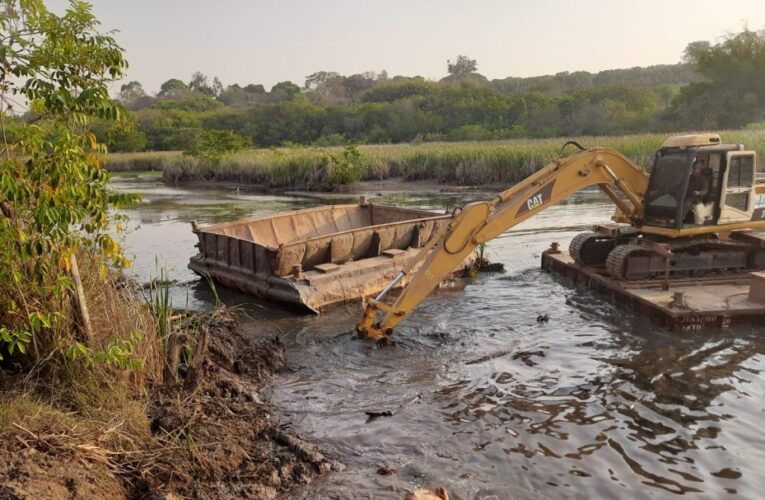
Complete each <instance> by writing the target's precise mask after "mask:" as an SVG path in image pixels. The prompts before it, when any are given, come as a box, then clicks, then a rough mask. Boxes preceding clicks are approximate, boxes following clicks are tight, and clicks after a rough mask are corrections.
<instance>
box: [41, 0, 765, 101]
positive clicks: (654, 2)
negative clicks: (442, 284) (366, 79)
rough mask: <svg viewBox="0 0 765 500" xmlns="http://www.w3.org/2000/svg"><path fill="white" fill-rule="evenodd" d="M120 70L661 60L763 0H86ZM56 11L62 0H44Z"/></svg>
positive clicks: (546, 66)
mask: <svg viewBox="0 0 765 500" xmlns="http://www.w3.org/2000/svg"><path fill="white" fill-rule="evenodd" d="M90 3H91V4H92V5H93V10H94V13H95V15H96V17H97V18H98V19H99V20H100V21H101V23H102V27H103V29H104V30H117V33H116V34H115V36H116V38H117V41H118V42H119V44H120V45H121V46H122V47H123V48H124V49H125V51H126V57H127V59H128V61H129V63H130V68H129V70H128V74H127V77H126V79H125V81H130V80H138V81H139V82H141V84H142V85H143V87H144V89H145V90H146V91H147V92H149V93H155V92H156V91H157V90H158V89H159V86H160V85H161V84H162V82H164V81H166V80H168V79H170V78H179V79H181V80H183V81H186V82H188V81H189V80H190V77H191V74H192V73H193V72H195V71H201V72H203V73H205V74H206V75H208V76H209V77H210V80H212V77H214V76H217V77H219V78H220V79H221V81H222V82H223V84H224V85H230V84H233V83H239V84H240V85H246V84H248V83H262V84H263V85H264V86H265V87H266V88H267V89H270V87H271V86H273V85H274V84H275V83H277V82H279V81H284V80H290V81H292V82H294V83H297V84H298V85H301V86H302V85H303V83H304V81H305V77H306V75H309V74H311V73H314V72H316V71H335V72H338V73H340V74H343V75H351V74H354V73H362V72H365V71H376V72H378V73H379V72H380V71H381V70H383V69H385V70H386V71H387V72H388V74H389V75H390V76H393V75H406V76H415V75H420V76H423V77H425V78H428V79H440V78H442V77H444V76H445V75H446V61H447V60H448V59H451V60H455V59H456V58H457V55H459V54H464V55H467V56H469V57H470V58H471V59H476V60H477V61H478V72H479V73H481V74H483V75H485V76H486V77H488V78H489V79H494V78H504V77H507V76H535V75H543V74H554V73H558V72H561V71H577V70H585V71H591V72H595V71H600V70H604V69H614V68H629V67H634V66H649V65H653V64H672V63H676V62H679V61H680V60H681V59H682V56H683V50H684V49H685V47H686V45H687V44H688V43H689V42H692V41H697V40H709V41H711V42H717V41H719V40H720V39H721V37H724V36H725V35H726V34H730V33H735V32H738V31H741V30H742V29H743V28H744V27H745V26H748V27H749V28H750V29H757V30H759V29H763V28H765V0H726V1H724V2H721V1H719V0H640V1H638V0H634V1H631V0H577V1H563V0H559V1H555V0H533V1H526V0H504V1H499V0H472V1H468V0H464V1H463V0H373V1H369V0H355V1H351V0H300V1H298V0H280V1H277V0H273V1H264V0H212V1H211V0H205V1H202V0H151V1H150V0H91V1H90ZM47 4H48V5H49V7H50V8H52V9H53V10H55V11H57V12H61V11H62V9H63V8H65V6H66V4H67V2H66V0H49V1H48V2H47Z"/></svg>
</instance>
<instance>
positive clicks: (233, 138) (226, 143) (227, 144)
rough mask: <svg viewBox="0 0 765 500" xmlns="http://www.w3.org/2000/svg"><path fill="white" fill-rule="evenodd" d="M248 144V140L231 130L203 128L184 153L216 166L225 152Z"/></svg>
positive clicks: (231, 151)
mask: <svg viewBox="0 0 765 500" xmlns="http://www.w3.org/2000/svg"><path fill="white" fill-rule="evenodd" d="M247 146H249V141H248V140H247V139H246V138H245V137H242V136H241V135H239V134H237V133H236V132H233V131H231V130H204V131H202V133H201V136H200V137H199V138H198V140H196V141H194V143H193V144H192V145H191V147H190V148H189V149H187V150H186V151H184V153H185V154H187V155H189V156H193V157H194V158H196V159H198V160H199V161H201V162H203V163H204V164H206V165H213V166H217V165H218V164H219V163H220V161H221V159H223V157H224V156H225V155H227V154H230V153H234V152H236V151H239V150H240V149H243V148H246V147H247Z"/></svg>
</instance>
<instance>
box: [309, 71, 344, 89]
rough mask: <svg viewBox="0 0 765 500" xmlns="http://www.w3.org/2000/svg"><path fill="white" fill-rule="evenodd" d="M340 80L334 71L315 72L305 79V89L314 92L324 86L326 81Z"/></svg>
mask: <svg viewBox="0 0 765 500" xmlns="http://www.w3.org/2000/svg"><path fill="white" fill-rule="evenodd" d="M335 78H340V74H339V73H335V72H334V71H317V72H316V73H313V74H310V75H308V76H306V77H305V88H306V89H308V90H316V89H317V88H319V87H321V86H322V85H324V84H325V83H326V82H327V81H329V80H333V79H335Z"/></svg>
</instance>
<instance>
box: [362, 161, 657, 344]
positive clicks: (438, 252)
mask: <svg viewBox="0 0 765 500" xmlns="http://www.w3.org/2000/svg"><path fill="white" fill-rule="evenodd" d="M594 185H598V186H600V188H601V189H602V190H603V191H604V192H605V193H606V194H607V195H608V196H609V198H611V200H612V201H613V202H614V203H615V204H616V206H617V212H616V213H617V215H616V216H615V217H614V218H615V220H617V221H620V222H630V223H632V224H633V225H639V224H640V223H641V221H642V218H643V210H644V207H643V195H644V194H645V191H646V189H647V188H648V175H647V174H646V173H645V171H643V169H642V168H640V167H639V166H638V165H636V164H635V163H633V162H632V161H630V160H629V159H628V158H627V157H625V156H624V155H622V154H621V153H619V152H617V151H615V150H613V149H609V148H594V149H587V150H584V151H582V152H580V153H576V154H573V155H571V156H568V157H565V158H561V159H558V160H555V161H553V162H552V163H550V164H549V165H547V166H545V167H544V168H542V169H541V170H539V171H538V172H536V173H535V174H533V175H531V176H530V177H528V178H526V179H525V180H523V181H521V182H519V183H518V184H516V185H514V186H513V187H511V188H510V189H507V190H506V191H503V192H501V193H499V195H497V197H496V198H495V199H494V200H491V201H481V202H475V203H470V204H468V205H466V206H465V207H464V208H463V209H462V210H461V211H460V212H458V213H456V214H455V215H454V218H453V219H452V221H451V223H450V224H449V225H448V226H447V227H446V228H445V229H444V230H443V231H442V232H441V233H440V234H437V235H435V236H434V237H433V238H432V239H431V241H430V242H429V243H428V244H427V245H425V247H423V249H422V251H421V252H420V254H419V257H418V259H416V261H415V262H414V263H412V264H410V268H409V269H405V270H403V271H402V272H401V273H399V275H398V276H397V277H396V278H395V279H394V281H393V282H391V284H390V285H389V286H388V287H387V288H386V289H385V290H383V292H382V293H381V294H380V295H378V296H377V297H376V298H375V299H373V300H370V301H369V302H368V303H367V306H366V309H365V311H364V315H363V317H362V319H361V321H360V322H359V323H358V325H356V331H357V333H358V334H359V337H361V338H368V339H371V340H375V341H377V342H378V343H381V344H388V343H390V337H391V334H392V333H393V328H394V327H395V326H396V325H398V324H399V323H400V322H401V321H402V320H403V319H404V318H406V317H407V316H408V315H409V314H410V313H411V312H412V310H414V308H415V307H417V305H418V304H419V303H420V302H422V300H423V299H424V298H425V297H427V296H428V295H429V294H430V293H431V292H432V291H433V290H434V289H435V288H436V287H437V286H438V284H439V283H440V282H441V281H442V280H443V279H444V278H445V277H446V276H447V275H448V274H449V273H450V272H452V271H453V270H454V269H456V268H457V267H458V266H459V265H460V264H461V263H462V262H463V261H464V260H465V258H466V257H467V256H468V255H469V254H470V253H471V252H473V251H474V250H475V248H476V247H477V246H478V245H480V244H482V243H484V242H487V241H489V240H491V239H493V238H496V237H497V236H499V235H500V234H502V233H504V232H505V231H507V230H508V229H510V228H511V227H513V226H515V225H516V224H519V223H521V222H523V221H524V220H526V219H528V218H530V217H533V216H534V215H536V214H537V213H539V212H541V211H542V210H544V209H545V208H547V207H549V206H551V205H554V204H555V203H557V202H559V201H561V200H564V199H566V198H568V197H569V196H571V195H572V194H574V193H576V192H577V191H580V190H582V189H584V188H586V187H589V186H594ZM619 193H621V195H622V196H620V195H619ZM625 199H626V200H625ZM418 265H419V267H417V266H418ZM411 269H415V270H414V271H413V272H414V274H413V275H412V277H411V280H410V281H409V284H408V285H407V286H406V287H405V288H404V289H403V292H402V293H401V294H400V295H399V296H398V298H397V299H396V300H395V302H394V303H393V304H386V303H384V302H383V301H382V298H383V296H384V295H385V293H386V292H387V291H388V290H389V289H390V288H392V287H393V285H394V284H395V282H397V281H398V280H399V279H400V278H401V277H402V276H403V275H404V274H406V273H408V272H410V271H411ZM378 316H380V317H379V318H378Z"/></svg>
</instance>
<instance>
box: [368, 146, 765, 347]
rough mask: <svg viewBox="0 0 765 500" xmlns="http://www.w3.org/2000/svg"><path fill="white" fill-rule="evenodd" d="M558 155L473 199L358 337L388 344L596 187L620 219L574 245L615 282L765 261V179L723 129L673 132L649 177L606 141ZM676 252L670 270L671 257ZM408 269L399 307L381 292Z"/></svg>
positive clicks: (583, 260)
mask: <svg viewBox="0 0 765 500" xmlns="http://www.w3.org/2000/svg"><path fill="white" fill-rule="evenodd" d="M569 144H573V145H575V146H577V147H578V148H579V149H580V152H578V153H575V154H572V155H570V156H566V157H563V158H559V159H557V160H554V161H553V162H552V163H550V164H549V165H547V166H545V167H544V168H542V169H541V170H539V171H538V172H536V173H535V174H533V175H531V176H530V177H528V178H526V179H525V180H523V181H521V182H519V183H518V184H516V185H514V186H513V187H511V188H509V189H507V190H506V191H503V192H501V193H499V194H498V195H497V197H496V198H494V199H493V200H491V201H480V202H475V203H470V204H468V205H466V206H465V207H463V208H462V209H461V210H458V211H456V212H455V215H454V218H453V219H452V221H451V222H450V224H449V225H448V226H446V227H445V229H444V230H442V231H441V232H440V233H438V234H434V235H433V236H432V237H431V239H430V241H429V242H428V243H427V244H426V245H425V246H424V247H423V249H422V250H421V252H420V254H419V256H418V258H417V259H416V260H415V262H413V263H411V264H410V265H409V267H408V268H406V269H403V270H402V271H401V272H400V273H399V274H398V275H397V276H396V277H395V278H394V279H393V281H391V283H390V284H389V285H388V286H387V287H386V288H385V289H384V290H383V291H382V292H381V293H380V294H379V295H377V297H375V298H374V299H372V300H370V301H369V302H368V303H367V305H366V308H365V310H364V315H363V317H362V319H361V321H360V322H359V323H358V325H356V332H357V333H358V335H359V337H360V338H366V339H371V340H374V341H376V342H378V343H379V344H381V345H386V344H390V343H391V335H392V333H393V329H394V328H395V327H396V325H398V324H399V323H400V322H401V321H402V320H404V319H405V318H406V317H407V315H409V314H410V313H411V312H412V310H413V309H414V308H415V307H417V305H418V304H419V303H420V302H422V300H423V299H424V298H425V297H426V296H428V295H429V294H430V293H431V292H432V291H433V290H434V289H435V288H436V287H437V286H438V284H439V283H440V282H441V281H442V280H443V279H444V278H445V277H446V276H447V275H448V274H449V273H450V272H451V271H453V270H454V269H456V268H457V267H458V266H460V264H461V263H462V262H463V261H464V260H465V258H466V257H467V256H468V255H469V254H470V253H471V252H473V251H474V250H475V248H476V247H477V246H478V245H481V244H483V243H485V242H487V241H489V240H491V239H493V238H496V237H497V236H499V235H501V234H502V233H504V232H505V231H507V230H508V229H510V228H511V227H513V226H515V225H516V224H519V223H521V222H523V221H524V220H526V219H528V218H530V217H533V216H534V215H536V214H537V213H539V212H540V211H542V210H544V209H545V208H547V207H549V206H551V205H553V204H555V203H557V202H559V201H561V200H564V199H566V198H568V197H569V196H571V195H572V194H574V193H576V192H577V191H580V190H582V189H584V188H587V187H590V186H598V187H599V188H600V189H601V190H602V191H603V192H605V194H606V195H607V196H608V197H609V198H610V199H611V201H613V202H614V204H615V205H616V212H615V214H614V216H613V217H612V220H613V221H614V222H616V223H621V224H617V225H614V226H599V227H598V228H597V229H596V230H595V231H592V232H587V233H583V234H580V235H577V236H576V237H575V238H574V239H573V240H572V241H571V245H570V247H569V251H570V253H571V256H572V257H573V258H574V260H575V261H576V262H578V263H579V264H582V265H588V266H605V267H606V268H607V270H608V272H609V273H610V274H611V275H612V276H613V277H614V278H616V279H624V280H632V279H647V278H648V279H650V278H652V277H656V276H661V275H662V274H664V273H667V272H671V273H672V274H692V275H703V274H706V273H713V272H716V273H719V272H735V271H746V270H757V269H764V268H765V240H763V239H762V238H761V237H758V236H757V235H755V234H753V233H752V231H757V230H765V206H763V207H757V201H758V195H760V194H765V179H762V180H761V181H760V182H758V176H757V158H756V154H755V152H754V151H746V150H745V149H744V146H743V145H741V144H723V143H721V142H720V136H719V135H717V134H696V135H684V136H675V137H670V138H668V139H667V140H666V141H665V142H664V144H663V145H662V146H661V148H660V149H659V150H658V151H657V152H656V154H655V157H654V163H653V168H652V169H651V175H650V176H649V175H648V174H647V173H646V172H645V171H644V170H643V169H642V168H641V167H640V166H638V165H636V164H635V163H633V162H632V161H631V160H630V159H629V158H627V157H626V156H624V155H622V154H621V153H619V152H618V151H615V150H613V149H609V148H592V149H585V148H583V147H582V146H580V145H579V144H577V143H576V142H573V141H572V142H568V143H566V145H564V148H565V147H566V146H568V145H569ZM667 257H669V259H670V261H669V267H668V264H667V262H668V261H667ZM407 273H412V275H411V279H410V280H409V283H408V284H407V285H406V287H404V288H403V290H402V292H401V294H400V295H398V297H397V298H396V299H395V301H394V302H393V303H392V304H387V303H385V302H383V297H384V296H385V295H386V294H387V292H388V291H390V290H391V289H392V288H393V287H395V285H396V283H398V281H399V280H400V279H401V278H402V277H403V276H405V275H406V274H407Z"/></svg>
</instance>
